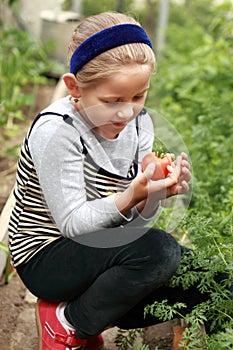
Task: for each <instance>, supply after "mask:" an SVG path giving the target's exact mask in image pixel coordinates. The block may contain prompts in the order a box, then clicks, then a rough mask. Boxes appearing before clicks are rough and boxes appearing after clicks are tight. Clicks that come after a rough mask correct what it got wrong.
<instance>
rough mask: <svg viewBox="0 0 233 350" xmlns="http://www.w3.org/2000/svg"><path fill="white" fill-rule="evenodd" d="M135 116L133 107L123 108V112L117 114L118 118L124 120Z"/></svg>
mask: <svg viewBox="0 0 233 350" xmlns="http://www.w3.org/2000/svg"><path fill="white" fill-rule="evenodd" d="M133 114H134V111H133V107H132V106H127V107H124V108H122V110H121V111H119V112H117V116H118V118H122V119H127V118H130V117H132V116H133Z"/></svg>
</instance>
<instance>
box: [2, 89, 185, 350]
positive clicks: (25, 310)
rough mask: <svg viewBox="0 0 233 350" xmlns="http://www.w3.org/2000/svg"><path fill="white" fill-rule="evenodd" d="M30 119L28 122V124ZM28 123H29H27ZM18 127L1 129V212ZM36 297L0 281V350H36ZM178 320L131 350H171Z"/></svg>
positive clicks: (110, 342) (108, 341)
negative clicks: (142, 348) (9, 131)
mask: <svg viewBox="0 0 233 350" xmlns="http://www.w3.org/2000/svg"><path fill="white" fill-rule="evenodd" d="M53 92H54V86H51V85H49V86H47V85H46V86H41V87H40V88H39V91H38V95H37V98H36V104H35V110H34V114H35V113H37V112H38V111H40V110H41V108H43V107H45V106H46V105H47V104H48V103H49V102H50V100H51V98H52V96H53ZM29 123H30V120H28V124H29ZM25 124H26V123H25ZM25 124H24V125H23V126H22V125H19V126H18V130H17V131H16V132H15V136H14V137H13V138H12V137H8V136H7V135H5V134H3V130H0V139H1V143H0V189H1V192H0V212H1V211H2V209H3V207H4V204H5V202H6V200H7V198H8V196H9V194H10V192H11V190H12V188H13V185H14V181H15V171H16V161H17V158H16V156H14V155H11V152H9V154H7V155H6V154H5V150H6V149H8V150H12V149H13V148H14V147H16V146H18V145H20V144H21V142H22V139H23V137H24V135H25V133H26V131H27V128H28V126H27V125H25ZM35 303H36V298H35V297H34V296H33V295H32V294H31V293H30V292H29V291H28V290H27V289H26V288H25V286H24V285H23V284H22V282H21V281H20V279H19V277H18V276H17V274H15V275H14V276H13V277H12V279H11V280H10V282H9V283H8V284H4V279H3V278H2V279H1V281H0V349H1V350H37V349H38V335H37V329H36V319H35ZM177 322H178V321H177V320H174V321H171V322H166V323H163V324H159V325H157V326H153V327H148V328H146V329H145V330H144V334H143V335H142V336H140V337H138V338H137V339H136V341H135V343H134V345H133V346H132V347H131V349H135V347H136V344H138V343H145V344H147V345H148V346H149V348H150V350H154V348H155V347H156V346H158V348H159V349H160V350H170V349H171V345H172V337H173V335H172V327H173V326H174V325H175V324H177ZM117 331H118V329H117V328H111V329H109V330H107V331H105V332H104V334H103V335H104V340H105V346H104V350H117V347H116V345H115V343H114V340H115V337H116V334H117Z"/></svg>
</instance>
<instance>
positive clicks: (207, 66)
mask: <svg viewBox="0 0 233 350" xmlns="http://www.w3.org/2000/svg"><path fill="white" fill-rule="evenodd" d="M5 3H6V1H5ZM0 4H1V2H0ZM9 6H16V9H15V10H14V14H15V16H16V17H17V6H18V4H17V0H15V1H14V0H11V1H9ZM107 10H121V11H124V12H126V13H128V14H130V15H133V16H134V17H135V18H136V19H138V20H139V21H140V22H141V23H142V25H143V26H144V27H145V28H146V30H147V31H148V33H149V34H150V36H151V38H152V40H153V42H154V43H155V44H154V48H155V53H156V28H157V25H158V16H159V11H160V2H159V1H158V0H145V1H144V2H143V4H142V5H140V6H138V5H137V6H136V4H135V1H134V0H129V1H114V0H102V1H96V0H84V1H83V2H82V13H83V15H84V16H89V15H92V14H95V13H99V12H102V11H107ZM18 22H19V21H18ZM16 23H17V21H16ZM165 34H166V36H165V38H166V40H165V45H164V47H163V50H162V53H161V55H160V56H159V59H158V62H157V69H156V74H154V75H153V76H152V79H151V88H150V92H149V95H148V100H147V104H146V106H147V107H148V108H151V109H153V110H156V111H157V112H158V113H159V114H160V115H162V116H163V117H164V118H166V119H167V120H169V122H170V123H171V124H172V125H173V126H174V127H175V128H176V130H177V132H178V133H179V134H180V135H182V137H183V139H184V142H185V144H186V146H187V148H188V151H189V156H190V159H191V163H192V172H193V179H192V187H193V194H192V198H191V202H190V205H189V208H188V210H187V212H186V216H185V218H184V219H183V220H182V222H181V223H180V225H179V227H177V228H176V232H174V234H175V235H176V236H177V238H178V239H182V237H183V236H184V235H185V236H186V237H188V244H190V246H191V247H195V248H196V249H197V251H198V252H200V254H202V256H208V257H214V256H218V257H219V259H215V262H216V264H217V265H216V266H217V267H219V269H220V270H222V269H225V270H228V271H229V273H230V274H231V276H232V274H233V232H232V217H233V215H232V202H233V188H232V183H233V162H232V134H233V8H232V2H231V1H222V2H216V1H213V0H186V1H182V2H181V1H179V2H175V1H170V5H169V19H168V23H167V27H166V32H165ZM0 40H1V46H0V101H1V104H0V125H2V127H3V128H5V129H9V128H12V127H13V126H14V125H15V124H17V119H20V120H21V121H22V120H24V119H25V117H26V116H25V115H24V113H23V107H24V106H25V105H29V106H31V109H32V110H33V103H34V102H33V96H32V95H31V94H30V95H27V94H26V93H25V92H24V87H25V86H27V85H28V84H31V85H33V86H34V87H36V86H38V84H42V83H48V80H47V78H45V74H44V73H45V72H48V71H52V70H53V67H54V62H51V61H50V60H49V59H48V57H47V53H48V51H49V47H41V46H39V45H38V43H36V42H35V41H34V40H33V38H31V37H30V35H29V34H28V33H27V32H26V31H25V30H24V29H23V28H21V27H20V25H18V24H17V25H16V26H15V27H14V28H12V27H8V26H6V25H5V24H4V18H2V17H0ZM30 113H31V112H30ZM171 151H172V150H171ZM164 210H165V213H166V209H164ZM167 210H168V211H169V208H168V209H167ZM157 224H158V222H157V223H156V225H157ZM159 224H160V225H161V226H163V222H162V221H161V222H159ZM190 283H191V282H190ZM218 293H219V294H218V298H217V297H216V294H215V297H213V301H212V309H211V310H212V311H213V310H218V308H219V309H221V310H223V309H224V307H225V309H224V313H225V318H224V317H223V316H222V314H223V311H221V315H220V312H219V314H218V313H217V312H216V311H213V312H212V315H214V320H213V322H215V323H216V322H218V320H219V323H221V324H219V325H218V326H219V333H216V334H215V335H213V336H212V338H211V339H209V344H211V349H226V348H224V345H223V347H221V341H220V339H222V344H223V343H224V340H223V338H224V334H225V333H224V332H227V334H228V339H232V342H231V343H230V347H228V348H232V346H233V334H232V331H231V330H232V329H233V306H232V303H229V297H228V298H227V299H224V298H225V296H224V295H225V294H224V292H221V291H220V292H218ZM221 293H222V294H221ZM219 300H221V307H220V304H219ZM224 300H225V304H224ZM218 317H219V318H218ZM220 321H221V322H220ZM229 334H230V336H231V338H230V336H229Z"/></svg>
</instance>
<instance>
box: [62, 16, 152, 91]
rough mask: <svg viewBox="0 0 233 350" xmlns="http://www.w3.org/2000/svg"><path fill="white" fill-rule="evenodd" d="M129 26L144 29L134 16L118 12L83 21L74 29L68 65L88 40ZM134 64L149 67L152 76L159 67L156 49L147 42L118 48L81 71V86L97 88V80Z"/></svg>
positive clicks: (95, 59)
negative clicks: (101, 33) (119, 25)
mask: <svg viewBox="0 0 233 350" xmlns="http://www.w3.org/2000/svg"><path fill="white" fill-rule="evenodd" d="M125 23H131V24H136V25H139V26H140V24H139V23H138V22H137V21H136V20H134V19H133V18H132V17H130V16H127V15H125V14H122V13H117V12H104V13H100V14H97V15H95V16H91V17H88V18H86V19H84V20H83V21H82V22H80V23H79V25H78V26H77V27H76V29H75V30H74V33H73V35H72V39H71V42H70V44H69V47H68V66H69V62H70V58H71V56H72V54H73V52H74V51H75V49H76V48H77V47H78V46H79V45H80V44H81V43H82V42H83V41H84V40H86V39H87V38H89V37H90V36H91V35H93V34H95V33H96V32H99V31H101V30H103V29H105V28H108V27H111V26H114V25H118V24H125ZM133 63H137V64H145V65H148V66H149V68H150V70H151V73H152V72H153V71H154V67H155V56H154V53H153V51H152V49H151V48H150V47H149V46H148V45H146V44H143V43H133V44H127V45H122V46H118V47H116V48H113V49H111V50H108V51H105V52H104V53H102V54H100V55H99V56H97V57H95V58H93V59H92V60H91V61H89V62H88V63H86V64H85V65H84V66H83V67H82V68H81V69H80V70H79V71H78V73H77V74H76V78H77V81H78V83H79V85H80V86H81V87H87V86H90V85H93V84H94V83H95V82H96V81H97V80H100V79H104V78H107V77H109V76H111V75H112V74H115V73H117V72H119V70H120V69H121V68H122V66H123V65H124V66H125V65H127V64H128V65H129V64H133Z"/></svg>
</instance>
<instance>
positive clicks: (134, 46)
mask: <svg viewBox="0 0 233 350" xmlns="http://www.w3.org/2000/svg"><path fill="white" fill-rule="evenodd" d="M69 61H70V72H69V73H67V74H65V75H64V77H63V79H64V82H65V84H66V87H67V89H68V91H69V96H67V97H65V98H62V99H60V100H58V101H56V102H54V103H53V104H51V105H50V106H48V107H47V108H46V109H45V110H43V111H42V112H41V113H40V114H39V115H38V116H37V117H36V119H35V120H34V122H33V124H32V127H31V128H30V130H29V132H28V134H27V136H26V138H25V141H24V143H23V146H22V151H21V156H20V159H19V164H18V172H17V184H16V187H15V192H14V193H15V198H16V205H15V207H14V209H13V212H12V216H11V220H10V225H9V232H10V249H11V254H12V261H13V264H14V266H15V267H16V269H17V272H18V274H19V276H20V278H21V279H22V281H23V282H24V284H25V285H26V286H27V288H28V289H29V290H30V291H31V292H32V293H33V294H34V295H36V296H37V297H38V298H39V300H38V303H37V323H38V329H39V336H40V349H43V350H45V349H52V350H62V349H64V350H65V349H88V350H94V349H99V348H101V347H102V346H103V338H102V336H101V332H102V331H103V330H104V329H106V328H107V327H111V326H118V327H120V328H124V329H130V328H138V327H146V326H149V325H152V324H155V323H156V322H159V320H156V318H154V317H151V316H147V317H146V318H144V312H143V311H144V307H145V305H147V304H150V303H152V302H154V301H155V300H159V301H161V300H163V299H165V298H166V299H169V300H178V299H179V301H185V302H187V304H188V306H189V307H190V308H191V307H192V306H193V305H195V303H198V302H199V301H200V300H201V296H200V295H199V294H198V293H197V292H196V291H194V292H195V293H193V294H194V295H195V296H196V298H193V295H190V293H191V292H190V291H183V290H182V289H181V288H177V289H173V290H170V289H169V288H168V287H166V284H167V282H168V281H169V279H170V278H171V276H173V274H174V273H175V272H176V270H177V268H178V266H179V262H180V259H181V255H182V251H183V249H182V247H181V246H180V245H179V244H178V243H177V242H176V240H175V239H174V238H173V237H172V236H171V235H170V234H168V233H166V232H164V231H162V230H159V229H155V228H147V227H145V224H147V223H148V221H149V220H150V219H151V218H152V217H153V216H154V215H155V214H156V211H157V209H158V207H159V202H160V200H161V199H164V198H166V197H170V196H173V195H176V194H179V193H185V192H186V191H188V188H189V187H188V182H189V180H190V178H191V174H190V166H189V162H188V157H187V155H186V154H185V153H182V154H181V155H180V156H178V158H177V159H176V160H174V161H173V162H172V164H171V166H168V175H167V177H166V178H165V179H161V180H157V181H154V180H151V177H152V174H153V172H154V168H155V166H154V165H153V164H149V165H148V166H147V168H146V170H145V171H144V172H141V170H140V169H141V168H140V164H141V161H142V158H143V157H144V155H146V154H147V153H149V152H151V150H152V145H153V139H154V134H153V124H152V122H151V119H150V117H149V115H148V114H147V112H146V110H145V109H144V108H143V107H144V103H145V100H146V96H147V91H148V89H149V85H150V76H151V74H152V72H153V71H154V64H155V58H154V53H153V50H152V46H151V42H150V39H149V38H148V36H147V34H146V32H145V31H144V29H143V28H142V27H141V26H140V25H139V24H138V23H137V22H136V21H135V20H134V19H132V18H131V17H128V16H126V15H123V14H118V13H103V14H99V15H96V16H93V17H90V18H87V19H85V20H83V22H81V23H80V24H79V25H78V27H77V28H76V30H75V31H74V33H73V37H72V41H71V43H70V46H69ZM178 296H179V298H178Z"/></svg>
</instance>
